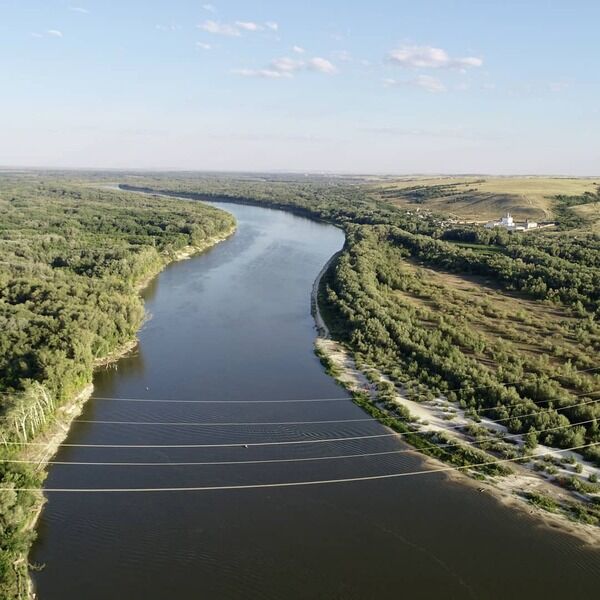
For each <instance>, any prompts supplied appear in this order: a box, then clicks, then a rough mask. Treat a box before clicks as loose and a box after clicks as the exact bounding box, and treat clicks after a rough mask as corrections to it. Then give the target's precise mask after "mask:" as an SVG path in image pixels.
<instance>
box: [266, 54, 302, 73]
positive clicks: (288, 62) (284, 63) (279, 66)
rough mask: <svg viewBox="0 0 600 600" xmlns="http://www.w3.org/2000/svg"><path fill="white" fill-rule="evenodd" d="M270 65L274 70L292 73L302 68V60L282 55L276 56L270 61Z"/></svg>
mask: <svg viewBox="0 0 600 600" xmlns="http://www.w3.org/2000/svg"><path fill="white" fill-rule="evenodd" d="M271 67H272V69H273V70H275V71H281V72H283V73H293V72H294V71H299V70H300V69H302V68H304V62H303V61H301V60H294V59H293V58H288V57H287V56H284V57H282V58H276V59H275V60H272V61H271Z"/></svg>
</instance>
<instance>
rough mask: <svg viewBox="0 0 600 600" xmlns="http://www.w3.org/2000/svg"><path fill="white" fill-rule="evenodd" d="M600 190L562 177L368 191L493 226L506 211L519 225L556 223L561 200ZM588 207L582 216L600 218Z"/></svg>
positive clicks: (414, 181)
mask: <svg viewBox="0 0 600 600" xmlns="http://www.w3.org/2000/svg"><path fill="white" fill-rule="evenodd" d="M598 184H600V179H599V180H598V181H596V180H593V179H579V178H558V177H556V178H550V177H477V176H472V177H430V178H425V177H410V178H409V177H406V178H398V179H390V180H388V181H383V182H382V181H379V182H377V183H375V184H369V185H368V189H369V190H370V192H371V194H372V195H373V196H375V197H376V198H378V199H382V200H386V201H388V202H391V203H392V204H395V205H397V206H407V207H409V206H411V207H419V206H421V207H423V208H427V209H428V210H431V211H434V212H440V213H445V214H450V215H453V216H456V217H458V218H460V219H464V220H468V221H488V220H490V219H492V218H498V217H499V216H500V215H502V214H503V213H506V212H507V211H508V212H511V213H512V214H513V215H514V216H515V218H516V219H517V220H523V219H532V220H538V221H543V220H551V219H553V218H555V217H556V214H555V205H556V201H555V200H554V198H555V197H556V196H558V195H564V196H578V195H581V194H584V193H585V192H594V191H595V189H596V186H597V185H598ZM586 206H587V205H585V206H579V207H577V210H578V212H579V213H581V216H583V217H584V218H585V217H589V218H591V219H593V220H596V219H598V218H600V215H596V213H594V210H593V209H589V210H588V209H587V208H586ZM596 207H598V205H596ZM597 211H598V208H596V212H597Z"/></svg>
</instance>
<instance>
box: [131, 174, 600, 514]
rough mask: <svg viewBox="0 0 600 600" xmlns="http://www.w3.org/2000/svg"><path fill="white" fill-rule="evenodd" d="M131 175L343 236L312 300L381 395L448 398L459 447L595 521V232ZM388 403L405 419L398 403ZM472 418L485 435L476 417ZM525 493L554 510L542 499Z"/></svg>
mask: <svg viewBox="0 0 600 600" xmlns="http://www.w3.org/2000/svg"><path fill="white" fill-rule="evenodd" d="M137 185H139V186H142V187H144V188H145V189H148V188H150V189H153V190H155V191H158V192H166V193H170V194H178V195H183V196H186V197H189V198H196V199H219V200H221V201H231V202H240V203H251V204H258V205H261V204H262V205H265V206H270V207H275V208H282V209H288V210H293V211H295V212H299V213H301V214H304V215H306V216H309V217H312V218H318V219H321V220H325V221H328V222H332V223H335V224H337V225H340V226H342V227H343V228H344V229H345V231H346V235H347V241H346V246H345V249H344V252H343V253H342V254H341V256H340V258H339V260H338V261H337V262H336V264H335V266H334V267H332V269H331V270H330V271H329V273H328V276H327V278H326V288H325V290H324V292H323V293H322V295H321V301H322V303H323V304H324V306H323V307H322V308H323V309H324V314H325V316H326V318H327V321H328V324H329V326H330V328H331V330H332V333H333V335H334V337H335V338H336V339H338V340H340V341H341V342H343V343H344V344H345V345H346V347H347V348H348V349H349V350H350V351H351V352H352V354H353V356H354V358H355V359H356V362H357V363H358V364H359V365H360V366H361V368H362V369H363V370H365V371H367V372H368V371H369V370H375V371H376V372H377V373H379V374H381V375H383V376H384V377H385V378H386V379H387V381H388V382H389V383H387V384H383V383H382V384H381V394H380V399H381V402H383V403H384V404H385V402H386V401H388V402H389V401H390V399H391V396H392V395H393V393H394V392H395V391H402V393H403V394H404V395H405V396H406V397H407V398H409V399H411V400H413V401H417V402H420V403H427V402H431V403H434V402H439V403H440V404H443V405H445V406H447V407H448V414H447V415H446V417H445V418H447V419H450V420H452V419H455V418H457V416H458V414H459V413H460V414H464V415H465V416H466V418H468V419H469V423H471V425H468V426H461V427H458V426H457V427H456V429H457V430H460V431H461V433H462V434H463V439H465V440H469V441H468V444H477V445H478V447H479V449H481V450H483V449H485V450H486V451H487V452H489V453H490V454H487V456H488V457H489V456H492V457H494V456H495V457H497V458H500V459H507V458H509V459H511V460H512V459H515V460H517V459H518V461H519V462H522V463H523V464H528V465H529V467H530V468H531V469H532V470H535V471H536V472H538V473H539V474H541V475H542V476H543V477H544V478H545V479H546V480H548V481H549V482H552V483H554V484H555V485H556V486H557V488H561V489H562V492H561V497H564V495H565V490H566V494H567V496H568V498H569V503H568V506H566V505H565V511H566V513H567V514H568V516H569V518H573V519H576V520H579V521H582V522H584V523H590V524H598V523H599V520H600V501H599V492H600V488H599V486H598V476H597V468H598V465H599V464H600V451H599V447H600V446H598V444H599V442H600V429H599V426H598V417H599V416H600V409H599V407H598V393H600V375H599V373H600V368H599V367H600V365H599V364H598V363H597V356H598V352H599V350H600V325H599V323H598V317H599V316H600V308H599V307H600V296H599V294H600V269H599V268H598V256H600V238H599V237H598V235H597V234H594V233H592V232H591V231H588V230H585V229H580V230H577V231H575V230H572V229H568V223H567V222H565V224H564V227H565V228H566V229H567V231H564V232H561V233H560V234H559V233H557V232H553V231H549V232H536V233H535V234H528V235H525V236H519V235H510V234H508V233H507V232H489V231H487V230H483V229H482V228H478V227H474V226H461V225H456V224H454V223H452V222H450V221H449V220H447V219H446V218H445V217H443V216H440V215H435V214H431V213H427V212H417V211H410V210H408V211H407V210H400V209H397V208H396V207H393V206H391V205H389V204H386V203H384V202H380V201H374V200H373V199H372V198H370V197H369V195H368V194H367V193H366V192H365V190H364V189H363V188H361V186H359V185H353V184H348V183H347V182H343V181H336V180H333V181H322V180H318V181H314V182H310V183H304V182H301V181H298V180H294V181H290V182H281V181H268V182H263V181H249V180H243V179H242V178H238V179H235V178H229V179H228V178H222V179H218V178H205V179H203V178H197V179H193V178H190V179H185V178H181V179H169V177H168V176H165V177H164V178H160V177H157V178H154V179H149V180H144V181H142V182H139V183H136V186H137ZM584 200H588V198H587V196H586V198H585V199H582V200H581V202H583V201H584ZM556 202H557V203H558V205H559V206H562V199H560V198H558V199H556ZM375 379H377V377H376V378H375ZM388 408H390V409H392V411H393V415H392V417H393V418H400V419H404V420H406V421H407V422H410V420H411V419H410V418H408V417H407V412H406V409H405V408H403V407H402V406H400V405H398V404H397V403H392V404H391V405H390V406H388ZM454 413H456V414H454ZM485 420H489V421H490V424H491V425H492V426H494V428H495V431H491V432H490V430H489V429H488V428H486V427H484V426H479V425H478V423H482V421H485ZM482 425H485V423H482ZM434 437H436V436H434ZM437 438H439V439H438V440H437V441H438V443H441V444H447V443H448V439H447V438H446V437H444V436H441V437H440V436H437ZM536 448H538V449H541V450H543V449H544V448H549V449H552V448H557V449H560V451H561V452H563V451H564V450H566V449H569V448H577V451H578V452H579V456H580V457H585V459H587V460H588V461H590V462H589V463H586V464H583V463H582V462H581V460H582V459H581V458H580V459H579V460H578V459H577V458H573V455H572V454H571V453H569V452H567V453H566V454H564V455H560V454H559V455H556V456H547V457H545V458H543V459H535V457H534V458H530V456H531V455H532V453H534V452H535V449H536ZM437 454H439V453H437ZM453 454H454V456H453V458H452V459H449V458H448V457H444V456H443V454H442V455H440V457H441V458H442V459H446V460H450V462H454V463H456V461H457V460H458V461H459V463H461V464H463V463H464V462H465V460H466V464H468V463H469V462H476V461H475V460H474V457H475V456H479V457H481V456H482V455H481V453H480V452H479V450H477V451H475V449H474V448H472V447H471V448H470V451H469V452H467V453H466V454H465V452H462V456H463V458H464V457H465V456H466V458H465V460H462V459H460V460H459V459H458V458H457V456H460V455H461V453H460V452H459V451H458V450H456V449H455V451H454V452H453ZM575 456H577V455H575ZM594 464H595V466H593V465H594ZM530 501H531V502H533V503H535V504H536V506H540V505H541V506H543V505H546V507H548V508H549V510H557V505H556V503H555V502H554V501H550V500H549V499H548V500H545V499H544V498H542V499H541V500H540V498H539V497H537V496H536V497H532V498H531V499H530Z"/></svg>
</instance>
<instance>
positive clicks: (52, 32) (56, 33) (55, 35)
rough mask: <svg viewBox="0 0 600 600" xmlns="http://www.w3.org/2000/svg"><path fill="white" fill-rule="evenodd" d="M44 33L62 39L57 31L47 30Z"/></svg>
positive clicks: (61, 35)
mask: <svg viewBox="0 0 600 600" xmlns="http://www.w3.org/2000/svg"><path fill="white" fill-rule="evenodd" d="M46 33H47V34H48V35H51V36H54V37H57V38H61V37H63V33H62V31H59V30H58V29H48V31H47V32H46Z"/></svg>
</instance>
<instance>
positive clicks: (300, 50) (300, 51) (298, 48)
mask: <svg viewBox="0 0 600 600" xmlns="http://www.w3.org/2000/svg"><path fill="white" fill-rule="evenodd" d="M292 51H293V52H295V53H296V54H304V53H305V52H306V50H305V49H304V48H302V47H301V46H292Z"/></svg>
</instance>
